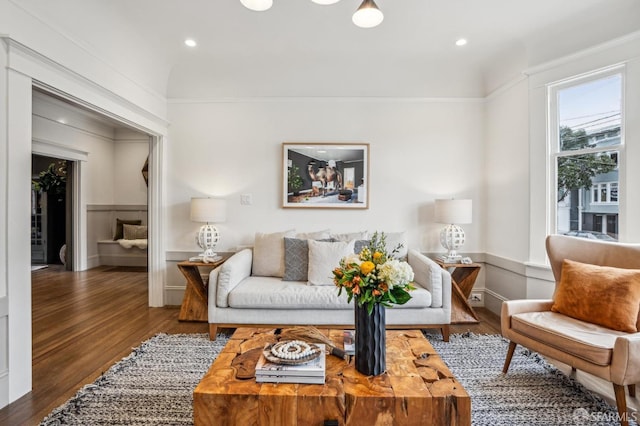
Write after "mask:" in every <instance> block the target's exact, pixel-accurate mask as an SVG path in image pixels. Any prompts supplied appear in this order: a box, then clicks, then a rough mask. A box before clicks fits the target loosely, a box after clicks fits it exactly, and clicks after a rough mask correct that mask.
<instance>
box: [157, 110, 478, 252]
mask: <svg viewBox="0 0 640 426" xmlns="http://www.w3.org/2000/svg"><path fill="white" fill-rule="evenodd" d="M169 111H170V120H171V122H172V123H173V124H172V126H171V129H170V138H171V144H170V146H169V147H168V152H167V187H166V189H167V194H169V195H168V199H167V208H168V222H169V223H171V224H172V225H171V227H170V229H169V230H168V238H167V248H168V250H193V249H194V245H193V234H194V232H195V231H196V230H197V227H198V226H199V225H198V224H195V223H191V222H189V200H190V198H191V197H193V196H201V195H212V196H222V197H226V198H227V199H228V212H227V222H226V223H224V224H222V225H221V226H220V228H221V232H222V239H221V241H220V243H219V248H222V249H226V248H234V247H236V246H238V245H242V244H250V243H251V242H252V241H253V235H254V233H255V232H256V231H276V230H283V229H286V228H291V227H296V228H298V229H300V230H313V229H320V228H331V229H333V230H336V231H343V230H344V231H348V230H359V229H369V230H372V231H373V230H376V229H380V230H387V231H395V230H408V231H410V234H409V243H410V246H411V247H415V248H419V249H421V250H426V251H439V250H440V247H439V243H438V241H437V233H438V231H439V228H440V225H437V224H434V223H433V211H432V210H433V206H432V203H433V199H434V198H439V197H453V196H455V197H470V198H474V197H476V196H477V195H476V194H478V193H479V191H480V185H481V173H482V166H481V161H479V159H480V157H481V155H482V135H483V104H482V103H481V102H477V101H450V102H447V101H441V102H429V101H421V100H415V101H403V100H378V101H376V100H349V99H343V100H321V99H307V100H305V99H301V100H295V101H292V100H253V101H252V100H238V101H235V102H219V103H215V102H212V103H182V102H181V103H173V104H171V105H170V109H169ZM285 141H286V142H305V141H309V142H366V143H370V164H371V166H370V173H371V176H370V182H371V187H370V188H369V189H370V191H371V192H370V208H369V209H368V210H364V211H363V210H355V211H344V210H327V209H321V210H308V209H305V210H302V209H301V210H298V209H282V208H281V192H280V188H281V170H282V160H281V144H282V142H285ZM240 194H252V196H253V205H252V206H241V205H240ZM475 201H476V203H479V202H480V200H478V199H476V200H475ZM476 205H478V204H476ZM479 218H480V215H479V213H478V210H476V215H475V219H476V220H474V223H473V224H472V225H468V226H466V227H465V229H466V231H467V235H468V244H467V246H465V250H468V251H477V250H479V249H480V248H481V241H482V238H481V237H482V236H481V235H480V226H479Z"/></svg>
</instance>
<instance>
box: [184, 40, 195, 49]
mask: <svg viewBox="0 0 640 426" xmlns="http://www.w3.org/2000/svg"><path fill="white" fill-rule="evenodd" d="M184 44H186V45H187V46H189V47H196V46H197V45H198V43H196V41H195V40H194V39H192V38H188V39H186V40H185V41H184Z"/></svg>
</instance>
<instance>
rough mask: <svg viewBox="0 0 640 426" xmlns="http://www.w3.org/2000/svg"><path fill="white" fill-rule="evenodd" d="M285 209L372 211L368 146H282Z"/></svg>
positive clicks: (347, 144)
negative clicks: (370, 204) (370, 206)
mask: <svg viewBox="0 0 640 426" xmlns="http://www.w3.org/2000/svg"><path fill="white" fill-rule="evenodd" d="M282 207H284V208H307V209H311V208H324V209H368V208H369V144H367V143H330V142H322V143H304V142H284V143H283V144H282Z"/></svg>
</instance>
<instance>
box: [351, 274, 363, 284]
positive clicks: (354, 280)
mask: <svg viewBox="0 0 640 426" xmlns="http://www.w3.org/2000/svg"><path fill="white" fill-rule="evenodd" d="M361 281H362V278H360V275H356V276H355V277H353V283H354V284H355V285H358V284H360V282H361Z"/></svg>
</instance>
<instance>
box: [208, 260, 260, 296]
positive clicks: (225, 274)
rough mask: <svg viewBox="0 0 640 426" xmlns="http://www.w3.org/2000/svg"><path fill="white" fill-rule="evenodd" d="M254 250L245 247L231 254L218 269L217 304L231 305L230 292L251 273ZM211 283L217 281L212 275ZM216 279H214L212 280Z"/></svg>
mask: <svg viewBox="0 0 640 426" xmlns="http://www.w3.org/2000/svg"><path fill="white" fill-rule="evenodd" d="M251 259H252V252H251V250H250V249H244V250H241V251H239V252H238V253H236V254H234V255H233V256H231V257H230V258H229V259H228V260H227V261H226V262H225V263H223V264H222V266H220V267H219V268H216V269H215V271H217V278H218V279H217V282H218V288H217V291H216V304H217V305H218V306H219V307H221V308H226V307H227V306H229V300H228V299H229V292H230V291H231V290H233V288H234V287H235V286H237V285H238V284H239V283H240V282H242V280H244V279H245V278H247V277H248V276H249V275H251ZM209 278H210V281H209V282H210V283H211V282H216V281H215V279H214V278H215V277H214V276H213V275H211V276H210V277H209ZM211 279H214V281H211Z"/></svg>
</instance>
